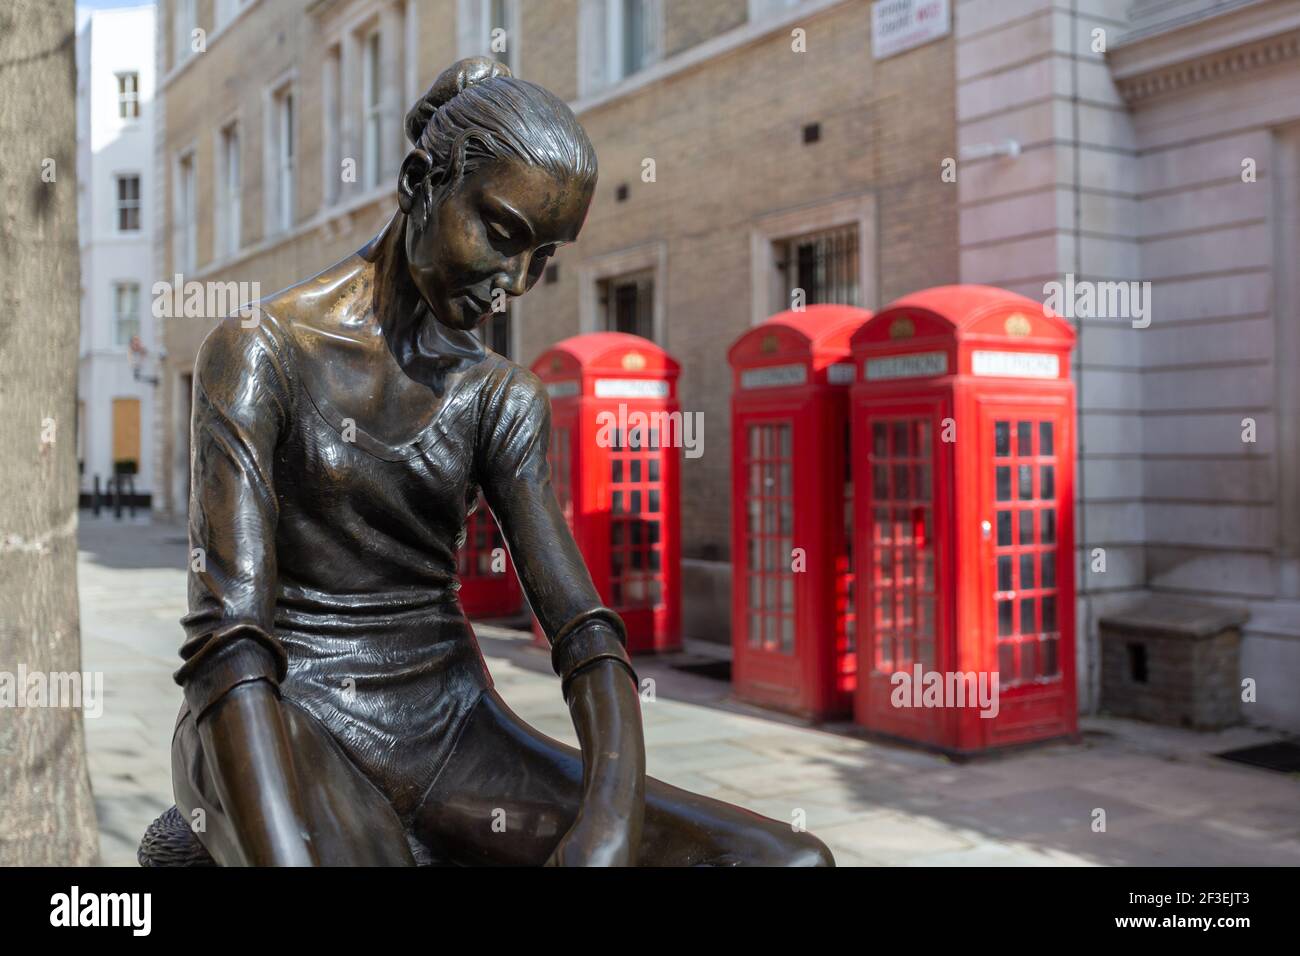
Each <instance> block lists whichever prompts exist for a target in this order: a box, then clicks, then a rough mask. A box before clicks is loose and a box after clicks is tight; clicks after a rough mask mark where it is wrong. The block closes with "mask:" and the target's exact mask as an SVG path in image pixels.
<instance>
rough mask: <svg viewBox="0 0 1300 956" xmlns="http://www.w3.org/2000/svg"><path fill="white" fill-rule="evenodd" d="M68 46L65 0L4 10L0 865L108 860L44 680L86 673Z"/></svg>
mask: <svg viewBox="0 0 1300 956" xmlns="http://www.w3.org/2000/svg"><path fill="white" fill-rule="evenodd" d="M75 48H76V43H75V35H74V22H73V4H72V0H4V3H3V4H0V297H2V298H0V449H3V450H4V461H3V463H2V464H0V865H3V866H12V865H42V864H44V865H63V864H82V865H84V864H90V863H94V862H95V861H96V860H97V859H98V856H99V839H98V833H97V830H96V826H95V808H94V802H93V800H92V798H91V793H90V777H89V774H88V773H87V770H86V743H85V732H84V726H83V724H82V712H81V710H80V705H81V701H80V700H79V699H78V700H76V701H75V702H73V703H74V706H68V705H67V704H68V700H67V699H66V698H64V697H61V695H60V691H59V687H60V684H59V681H57V680H55V681H51V680H50V678H51V677H53V676H54V675H61V674H72V673H75V672H78V671H80V670H81V642H80V633H79V623H78V615H77V537H76V532H77V396H76V390H77V361H78V357H77V353H78V337H79V331H80V318H79V310H80V302H81V288H80V286H81V263H80V259H79V250H78V245H77V176H76V123H75V113H76V87H77V80H76V60H75ZM50 180H52V181H50ZM20 673H21V674H25V675H27V677H28V679H27V680H26V681H24V682H22V683H18V678H19V676H20ZM42 684H44V685H46V686H48V688H49V693H48V694H47V695H45V698H44V703H43V705H39V706H31V705H35V704H40V703H41V699H40V698H37V697H34V696H32V694H31V693H29V691H30V689H31V688H32V687H34V686H37V687H39V686H40V685H42Z"/></svg>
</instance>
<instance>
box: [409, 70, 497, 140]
mask: <svg viewBox="0 0 1300 956" xmlns="http://www.w3.org/2000/svg"><path fill="white" fill-rule="evenodd" d="M511 75H512V74H511V73H510V69H509V67H507V66H506V65H505V64H504V63H498V62H497V61H496V60H493V59H491V58H490V57H486V56H471V57H467V58H465V59H463V60H457V61H456V62H455V63H453V64H452V65H451V66H449V67H447V69H445V70H443V71H442V72H441V73H439V74H438V78H437V79H436V80H434V81H433V85H432V86H431V87H429V91H428V92H427V93H425V94H424V95H423V96H422V97H420V99H419V100H418V101H417V102H416V104H415V105H414V106H412V107H411V109H410V110H409V111H408V112H407V114H406V123H405V125H406V137H407V139H409V140H410V141H411V142H412V143H415V144H416V145H419V143H420V137H422V136H423V135H424V130H425V127H427V126H428V125H429V120H431V119H432V118H433V114H434V113H436V112H437V111H438V108H439V107H440V106H443V105H445V104H446V103H448V102H449V101H450V100H451V99H452V98H453V97H455V96H456V95H457V94H458V93H460V92H461V91H462V90H464V89H466V88H468V87H471V86H473V85H474V84H475V83H482V82H484V81H485V80H490V79H492V78H493V77H497V76H511Z"/></svg>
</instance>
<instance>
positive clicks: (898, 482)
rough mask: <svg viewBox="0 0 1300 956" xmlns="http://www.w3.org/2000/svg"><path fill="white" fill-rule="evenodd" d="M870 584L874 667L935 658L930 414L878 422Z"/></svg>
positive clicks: (874, 449)
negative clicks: (925, 416) (873, 544)
mask: <svg viewBox="0 0 1300 956" xmlns="http://www.w3.org/2000/svg"><path fill="white" fill-rule="evenodd" d="M870 428H871V436H872V442H871V454H870V456H869V462H868V464H869V467H870V468H871V476H872V483H871V496H870V502H871V505H872V509H871V512H870V513H871V515H872V517H873V525H874V528H873V531H872V541H873V542H874V543H875V547H874V548H873V549H872V551H873V553H872V555H871V569H870V572H869V574H868V575H866V576H865V580H866V581H868V582H869V584H870V591H869V592H868V593H869V598H870V600H871V603H872V613H871V616H870V617H869V618H868V620H869V621H870V622H871V625H872V626H871V628H870V629H869V634H870V638H871V640H872V642H873V648H872V650H873V652H872V653H871V655H870V656H869V658H868V659H869V660H871V661H872V666H873V668H874V670H876V671H877V672H878V673H889V672H892V671H896V670H900V669H903V670H906V669H910V668H911V666H912V665H913V664H914V663H929V662H930V660H931V658H932V655H933V653H934V643H935V637H936V634H935V614H936V611H935V604H936V602H937V598H936V596H935V590H934V589H935V580H934V561H935V553H934V534H933V524H934V513H933V507H934V502H933V494H934V490H933V479H932V472H931V466H930V461H931V459H932V457H933V448H932V444H931V443H932V437H933V436H932V427H931V423H930V421H929V419H928V418H922V417H919V416H916V417H898V418H888V419H884V420H877V421H874V422H872V423H871V425H870Z"/></svg>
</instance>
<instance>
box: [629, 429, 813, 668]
mask: <svg viewBox="0 0 1300 956" xmlns="http://www.w3.org/2000/svg"><path fill="white" fill-rule="evenodd" d="M748 428H749V437H748V440H747V441H746V443H745V445H746V447H747V448H748V449H749V452H748V457H747V458H746V460H745V463H744V467H745V468H746V469H747V470H748V472H749V476H750V478H749V482H748V485H749V500H748V501H747V502H746V508H747V509H748V512H749V514H750V515H752V516H757V517H756V518H755V519H754V520H752V521H751V524H750V549H749V551H750V555H751V560H750V562H749V566H748V567H747V568H746V573H747V574H748V575H749V578H750V590H749V594H750V609H751V612H752V613H751V614H750V616H749V629H750V630H749V635H748V637H749V640H748V643H749V645H750V646H751V647H754V648H759V649H762V650H765V651H769V652H772V653H778V654H792V653H794V577H793V575H794V570H793V568H792V567H791V551H792V550H793V540H794V528H793V521H794V481H793V474H792V465H793V463H792V461H791V451H792V448H793V442H792V426H791V425H790V423H789V422H787V421H779V422H756V423H753V424H750V425H749V426H748ZM654 437H655V436H652V444H654V445H655V446H656V451H655V454H656V455H657V454H658V451H657V445H658V443H657V441H653V438H654ZM646 474H647V475H648V476H657V475H658V474H659V471H658V468H657V467H650V468H647V469H646ZM647 490H648V492H649V493H648V495H647V501H648V503H649V505H650V510H651V511H652V512H656V513H657V512H658V510H659V505H660V499H659V491H658V489H647ZM653 532H654V533H653V537H652V538H651V542H652V544H657V543H658V526H657V524H656V525H655V527H654V529H653ZM661 567H662V562H661V559H660V557H659V555H658V554H657V553H655V554H654V555H652V556H651V557H650V560H649V568H650V569H651V570H652V571H654V572H656V573H657V572H658V571H659V570H660V568H661ZM650 593H651V594H652V595H658V594H659V588H658V577H656V583H655V585H653V586H652V587H651V588H650Z"/></svg>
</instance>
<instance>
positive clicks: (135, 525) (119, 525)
mask: <svg viewBox="0 0 1300 956" xmlns="http://www.w3.org/2000/svg"><path fill="white" fill-rule="evenodd" d="M80 549H81V550H80V561H79V585H80V594H81V627H82V643H83V649H84V651H83V653H84V663H83V667H84V669H86V670H88V671H102V672H103V673H104V675H105V676H104V709H103V715H102V716H100V717H98V718H95V719H89V720H87V721H86V739H87V747H88V752H89V763H90V773H91V782H92V786H93V788H94V792H95V805H96V809H97V810H98V814H99V823H100V845H101V856H102V861H103V863H104V864H106V865H112V866H130V865H134V863H135V849H136V846H137V844H138V842H139V838H140V836H141V834H142V833H143V832H144V829H145V827H146V826H147V825H148V824H149V822H150V821H151V820H152V819H153V818H154V817H155V816H156V815H157V814H159V813H161V812H162V811H163V810H164V809H166V808H167V807H168V806H169V805H170V804H171V802H172V800H171V775H170V770H169V767H168V758H169V744H170V739H171V732H172V727H173V725H174V723H175V719H176V712H177V708H178V707H179V705H180V690H179V688H177V686H176V685H175V684H174V683H173V682H172V679H171V674H172V671H173V670H174V669H175V668H176V666H177V663H178V659H177V656H176V651H177V648H178V647H179V646H180V638H181V630H180V625H179V619H180V617H181V615H182V614H183V613H184V610H185V566H186V561H187V557H188V552H187V546H186V542H185V530H184V528H183V527H182V526H180V525H177V524H170V523H163V522H153V523H151V522H149V521H147V520H144V519H141V520H138V521H135V522H132V521H129V520H126V521H121V522H116V521H113V520H111V519H106V518H100V519H95V518H91V517H83V519H82V525H81V532H80ZM475 629H476V631H477V632H478V636H479V641H480V644H481V645H482V647H483V652H484V655H485V657H486V658H487V661H488V665H489V667H490V668H491V670H492V674H493V677H494V679H495V681H496V685H497V687H498V689H499V691H500V692H501V694H502V696H503V697H504V698H505V699H506V701H507V702H508V703H509V704H510V706H511V707H512V708H513V709H514V710H515V711H516V712H517V713H518V714H519V715H520V716H522V717H523V718H524V719H526V720H528V721H529V722H530V723H532V724H533V725H534V726H536V727H537V728H538V729H540V730H542V731H543V732H545V733H547V734H550V735H552V736H554V737H556V738H558V739H561V740H564V741H566V742H568V743H570V744H574V745H576V739H575V735H574V732H573V727H572V724H571V723H570V721H569V715H568V712H567V710H566V708H565V707H564V704H563V701H562V700H561V699H560V694H559V687H558V684H557V681H556V680H555V678H554V676H553V675H552V674H551V672H550V667H549V661H548V658H547V655H546V654H545V653H544V652H543V651H541V650H538V649H537V648H535V647H533V646H532V645H531V640H530V635H529V634H527V633H525V632H521V631H518V630H511V629H507V628H502V627H495V626H489V625H480V624H476V625H475ZM637 666H638V670H639V671H640V673H641V675H642V676H643V677H651V678H653V679H654V680H655V699H654V700H653V701H650V702H646V703H645V704H644V707H643V710H644V719H645V731H646V744H647V753H648V765H649V772H650V773H651V774H652V775H654V776H656V777H659V778H660V779H662V780H665V781H668V782H669V783H672V784H675V785H677V786H680V787H685V788H687V789H690V790H694V791H697V792H700V793H705V794H708V795H710V796H713V797H716V798H718V799H721V800H727V801H730V802H734V803H737V804H740V805H742V806H745V807H748V808H750V809H752V810H754V811H756V812H758V813H763V814H766V815H768V816H771V817H773V818H776V819H780V820H791V821H793V820H795V819H797V818H800V817H801V818H802V819H804V820H806V825H807V827H808V829H809V830H811V831H812V832H814V833H816V834H817V835H818V836H819V837H821V838H822V839H823V840H825V841H826V843H827V844H828V845H829V846H830V847H831V849H832V850H833V851H834V853H835V857H836V860H837V862H838V863H839V864H840V865H841V866H845V865H866V866H874V865H884V866H895V865H906V866H969V865H978V866H1054V865H1069V866H1090V865H1133V864H1143V865H1157V866H1158V865H1212V866H1217V865H1272V864H1279V865H1292V866H1294V865H1298V864H1300V775H1290V776H1288V775H1285V774H1279V773H1273V772H1270V771H1265V770H1255V769H1251V768H1247V767H1242V766H1239V765H1235V764H1231V763H1226V762H1224V761H1222V760H1219V759H1218V758H1216V757H1214V756H1212V754H1213V753H1215V752H1219V751H1222V750H1226V749H1229V748H1231V747H1238V746H1247V745H1249V744H1252V743H1258V742H1264V741H1268V740H1273V739H1276V737H1277V736H1278V735H1276V734H1270V733H1266V732H1264V731H1261V730H1257V729H1251V728H1245V727H1241V728H1234V729H1232V730H1229V731H1224V732H1222V733H1216V734H1196V733H1191V732H1188V731H1181V730H1176V729H1170V728H1162V727H1153V726H1149V725H1144V724H1139V723H1136V722H1132V721H1122V720H1112V719H1104V718H1087V719H1085V720H1084V721H1083V722H1082V730H1083V735H1082V741H1081V742H1080V743H1077V744H1065V743H1062V744H1052V745H1048V746H1042V747H1037V748H1031V749H1027V750H1023V751H1019V752H1016V753H1010V754H1004V755H1000V756H995V757H989V758H981V759H978V760H974V761H970V762H965V763H955V762H952V761H950V760H948V759H946V758H944V757H942V756H937V755H934V754H930V753H925V752H922V751H918V750H912V749H908V748H906V747H902V746H895V745H890V744H884V743H880V742H877V741H871V740H865V739H862V738H860V737H858V736H854V734H853V732H852V728H851V727H849V726H847V725H845V726H834V727H821V728H814V727H810V726H807V725H806V724H803V723H800V722H799V721H796V720H793V719H789V718H785V717H782V716H779V715H775V714H771V713H769V712H766V711H762V710H759V709H757V708H753V707H749V706H746V705H743V704H738V703H736V702H734V701H731V700H730V699H729V698H728V690H729V685H727V684H726V683H723V682H719V681H714V680H708V679H706V678H703V677H698V676H695V675H692V674H687V673H684V672H682V671H679V670H675V669H673V668H672V667H670V666H668V663H667V662H665V661H661V660H645V659H638V662H637ZM1097 809H1103V810H1105V821H1106V828H1105V831H1104V832H1094V830H1093V820H1094V812H1095V810H1097Z"/></svg>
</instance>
